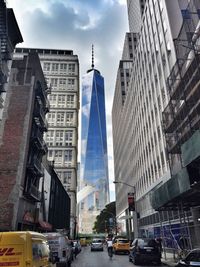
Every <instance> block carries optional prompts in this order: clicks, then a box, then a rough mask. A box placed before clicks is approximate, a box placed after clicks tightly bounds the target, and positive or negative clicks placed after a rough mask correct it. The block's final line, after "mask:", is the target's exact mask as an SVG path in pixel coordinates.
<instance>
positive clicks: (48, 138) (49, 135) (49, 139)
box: [46, 130, 54, 143]
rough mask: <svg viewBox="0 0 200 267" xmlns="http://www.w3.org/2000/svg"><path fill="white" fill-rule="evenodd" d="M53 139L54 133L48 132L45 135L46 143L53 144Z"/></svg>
mask: <svg viewBox="0 0 200 267" xmlns="http://www.w3.org/2000/svg"><path fill="white" fill-rule="evenodd" d="M53 139H54V131H51V130H50V131H48V132H47V133H46V141H47V142H52V143H53Z"/></svg>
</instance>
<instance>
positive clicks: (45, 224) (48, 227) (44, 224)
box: [38, 220, 52, 230]
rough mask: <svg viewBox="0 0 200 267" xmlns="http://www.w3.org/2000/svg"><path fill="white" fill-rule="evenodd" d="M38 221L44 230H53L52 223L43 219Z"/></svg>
mask: <svg viewBox="0 0 200 267" xmlns="http://www.w3.org/2000/svg"><path fill="white" fill-rule="evenodd" d="M38 223H39V225H40V228H42V229H43V230H52V225H51V224H50V223H48V222H45V221H42V220H39V221H38Z"/></svg>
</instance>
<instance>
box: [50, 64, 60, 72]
mask: <svg viewBox="0 0 200 267" xmlns="http://www.w3.org/2000/svg"><path fill="white" fill-rule="evenodd" d="M58 66H59V64H58V63H52V69H51V70H52V72H58Z"/></svg>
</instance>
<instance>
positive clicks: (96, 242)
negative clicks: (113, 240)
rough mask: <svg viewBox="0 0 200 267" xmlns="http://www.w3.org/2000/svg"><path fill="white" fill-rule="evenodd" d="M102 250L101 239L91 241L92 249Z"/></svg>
mask: <svg viewBox="0 0 200 267" xmlns="http://www.w3.org/2000/svg"><path fill="white" fill-rule="evenodd" d="M94 250H101V251H103V241H102V240H101V239H93V240H92V242H91V251H94Z"/></svg>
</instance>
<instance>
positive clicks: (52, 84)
mask: <svg viewBox="0 0 200 267" xmlns="http://www.w3.org/2000/svg"><path fill="white" fill-rule="evenodd" d="M51 86H52V87H57V86H58V79H57V78H51Z"/></svg>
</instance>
